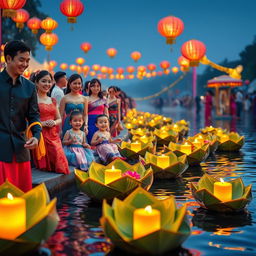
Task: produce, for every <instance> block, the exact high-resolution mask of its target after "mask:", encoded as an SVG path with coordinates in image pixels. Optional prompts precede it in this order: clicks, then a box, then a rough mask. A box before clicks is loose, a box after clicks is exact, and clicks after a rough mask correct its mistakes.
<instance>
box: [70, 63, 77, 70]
mask: <svg viewBox="0 0 256 256" xmlns="http://www.w3.org/2000/svg"><path fill="white" fill-rule="evenodd" d="M76 68H77V66H76V65H75V64H71V65H70V66H69V69H70V70H71V71H75V70H76Z"/></svg>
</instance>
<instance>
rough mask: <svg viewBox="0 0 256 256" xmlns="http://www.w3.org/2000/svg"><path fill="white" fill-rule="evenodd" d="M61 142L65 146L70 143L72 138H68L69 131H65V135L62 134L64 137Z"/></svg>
mask: <svg viewBox="0 0 256 256" xmlns="http://www.w3.org/2000/svg"><path fill="white" fill-rule="evenodd" d="M62 143H63V145H66V146H68V145H70V144H72V139H71V138H70V133H69V131H67V132H66V133H65V135H64V137H63V139H62Z"/></svg>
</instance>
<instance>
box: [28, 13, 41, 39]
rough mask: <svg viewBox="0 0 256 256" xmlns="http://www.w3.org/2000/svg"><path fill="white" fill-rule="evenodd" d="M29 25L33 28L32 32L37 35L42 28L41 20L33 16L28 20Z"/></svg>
mask: <svg viewBox="0 0 256 256" xmlns="http://www.w3.org/2000/svg"><path fill="white" fill-rule="evenodd" d="M27 26H28V27H29V28H30V29H31V31H32V33H33V34H35V35H36V34H37V33H38V30H39V29H40V28H41V20H40V19H38V18H36V17H33V18H31V19H29V20H28V21H27Z"/></svg>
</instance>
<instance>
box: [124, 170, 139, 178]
mask: <svg viewBox="0 0 256 256" xmlns="http://www.w3.org/2000/svg"><path fill="white" fill-rule="evenodd" d="M123 176H131V177H132V178H134V179H137V180H139V179H140V174H138V173H137V172H133V171H126V172H125V173H123Z"/></svg>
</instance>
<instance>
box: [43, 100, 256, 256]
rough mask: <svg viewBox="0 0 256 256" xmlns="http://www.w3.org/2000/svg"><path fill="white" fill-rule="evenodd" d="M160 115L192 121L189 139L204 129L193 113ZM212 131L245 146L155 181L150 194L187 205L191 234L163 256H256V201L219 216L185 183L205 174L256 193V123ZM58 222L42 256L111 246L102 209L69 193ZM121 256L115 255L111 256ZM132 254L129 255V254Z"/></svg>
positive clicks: (230, 123)
mask: <svg viewBox="0 0 256 256" xmlns="http://www.w3.org/2000/svg"><path fill="white" fill-rule="evenodd" d="M139 108H140V109H141V110H143V111H150V112H151V113H154V112H155V110H154V109H153V108H152V109H151V107H150V106H146V105H144V106H143V105H141V106H139ZM162 114H164V115H165V116H170V117H172V118H173V119H174V120H175V121H177V120H180V119H185V120H188V121H190V125H191V130H190V134H191V135H192V134H195V133H196V132H198V131H199V129H200V128H202V127H203V126H204V120H203V119H202V118H200V117H197V118H196V117H195V115H194V112H193V111H192V110H186V109H181V108H178V109H177V108H176V109H163V112H162ZM212 125H213V126H219V127H223V128H227V129H229V130H232V131H237V132H238V133H240V134H242V135H244V136H245V145H244V147H243V148H242V150H241V151H240V152H236V153H216V154H215V155H211V156H210V157H209V158H208V159H207V160H206V161H205V162H204V163H202V164H201V167H194V168H189V169H188V170H187V171H186V172H185V173H184V175H183V177H182V178H179V179H176V180H165V181H156V182H154V184H153V186H152V188H151V190H150V191H151V192H152V193H153V194H155V195H157V196H161V195H174V196H175V197H176V201H177V204H178V205H180V204H183V203H187V205H188V213H189V219H190V221H191V227H192V234H191V236H190V237H189V238H188V239H187V240H186V241H185V243H184V244H183V245H182V248H179V249H178V250H177V251H175V252H172V253H168V254H167V255H182V256H185V255H209V256H210V255H212V256H216V255H248V256H250V255H256V243H255V232H256V201H255V199H253V200H252V202H251V203H250V205H249V207H248V208H247V210H246V211H244V212H242V213H239V214H217V213H211V212H207V211H205V210H202V209H199V207H198V205H197V204H196V202H195V201H194V199H193V198H192V197H191V195H190V191H189V182H191V181H197V180H198V179H199V178H200V177H201V176H202V175H203V174H204V173H209V174H216V175H218V176H221V177H225V178H226V180H228V179H230V178H234V177H242V178H243V181H244V183H245V185H249V184H251V183H252V184H253V196H255V190H256V184H255V183H256V157H255V155H256V118H253V116H251V115H250V114H249V113H244V116H243V118H242V119H241V120H224V121H223V120H222V121H215V122H213V123H212ZM58 212H59V215H60V218H61V221H60V223H59V226H58V228H57V230H56V232H55V233H54V235H53V236H52V237H51V238H50V239H49V240H48V242H47V243H46V244H44V246H43V248H42V249H41V252H42V253H41V254H43V255H54V256H64V255H72V256H73V255H74V256H82V255H104V254H106V253H107V252H108V251H109V250H110V247H111V243H110V241H109V240H108V239H106V238H105V237H104V234H103V232H102V230H101V228H100V227H99V218H100V216H101V205H98V204H94V203H93V202H91V200H90V199H89V198H88V197H87V196H86V195H84V194H83V193H80V192H79V191H77V190H76V188H73V189H71V190H70V193H68V195H67V196H66V197H64V198H62V199H61V200H59V203H58ZM121 254H122V255H125V254H124V253H123V252H122V253H121V252H119V251H114V252H110V253H109V255H121ZM127 255H131V254H127Z"/></svg>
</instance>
